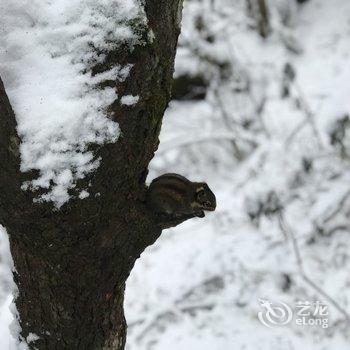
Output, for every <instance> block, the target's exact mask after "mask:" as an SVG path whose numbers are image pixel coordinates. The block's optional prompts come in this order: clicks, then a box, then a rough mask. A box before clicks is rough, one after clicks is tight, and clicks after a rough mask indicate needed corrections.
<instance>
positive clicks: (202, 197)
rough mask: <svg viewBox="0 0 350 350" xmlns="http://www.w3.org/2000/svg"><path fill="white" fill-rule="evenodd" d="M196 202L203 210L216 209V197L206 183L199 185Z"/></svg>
mask: <svg viewBox="0 0 350 350" xmlns="http://www.w3.org/2000/svg"><path fill="white" fill-rule="evenodd" d="M195 201H196V204H197V206H198V207H200V208H201V209H203V210H209V211H214V210H215V208H216V197H215V194H214V193H213V192H212V191H211V189H210V188H209V186H208V185H207V184H206V183H205V182H200V183H197V187H196V194H195Z"/></svg>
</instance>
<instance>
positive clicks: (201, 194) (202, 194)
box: [197, 190, 205, 201]
mask: <svg viewBox="0 0 350 350" xmlns="http://www.w3.org/2000/svg"><path fill="white" fill-rule="evenodd" d="M204 198H205V191H204V190H200V191H199V192H198V193H197V199H198V200H200V201H203V199H204Z"/></svg>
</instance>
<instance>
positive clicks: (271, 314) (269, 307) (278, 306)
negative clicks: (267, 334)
mask: <svg viewBox="0 0 350 350" xmlns="http://www.w3.org/2000/svg"><path fill="white" fill-rule="evenodd" d="M259 304H260V306H261V307H262V309H263V311H259V312H258V318H259V321H260V322H261V323H262V324H263V325H264V326H266V327H269V328H274V327H278V326H284V325H287V324H288V323H290V321H291V320H292V318H293V311H292V309H291V308H290V306H288V305H287V304H286V303H283V302H278V303H272V302H270V301H269V300H265V299H259Z"/></svg>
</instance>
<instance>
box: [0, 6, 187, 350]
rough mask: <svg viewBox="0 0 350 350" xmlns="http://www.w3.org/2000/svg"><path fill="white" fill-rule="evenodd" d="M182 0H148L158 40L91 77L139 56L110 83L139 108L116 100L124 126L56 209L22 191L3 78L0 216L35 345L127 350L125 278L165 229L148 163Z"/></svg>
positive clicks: (166, 93) (123, 52)
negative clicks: (81, 193)
mask: <svg viewBox="0 0 350 350" xmlns="http://www.w3.org/2000/svg"><path fill="white" fill-rule="evenodd" d="M181 8H182V0H146V1H145V10H146V13H147V17H148V21H149V26H150V28H151V29H152V30H153V32H154V35H155V39H154V41H153V42H152V43H150V44H148V45H146V46H139V47H136V48H135V49H134V50H133V51H132V52H129V51H128V49H127V48H119V49H116V50H115V51H112V52H109V53H107V55H106V61H105V62H104V64H103V65H99V66H96V67H95V68H94V70H93V73H94V74H97V73H99V72H103V71H105V70H107V69H110V68H111V67H112V66H115V65H117V64H125V63H133V64H134V66H133V69H132V71H131V76H130V77H129V79H128V80H127V81H126V82H124V83H118V82H108V84H109V85H110V86H112V87H113V88H116V89H117V90H118V92H121V93H123V94H134V95H139V96H140V101H139V102H138V103H137V105H136V106H133V108H130V107H127V106H121V105H120V104H119V103H118V102H115V103H113V104H112V105H111V106H110V110H109V112H110V115H111V118H113V119H114V120H116V121H117V122H118V123H119V125H120V128H121V131H122V136H121V137H120V139H119V140H118V142H117V143H115V144H106V145H104V146H102V147H96V146H95V149H94V153H95V155H96V157H100V158H101V159H102V161H101V166H100V167H99V169H97V170H96V172H95V173H93V174H90V175H88V176H87V177H86V178H85V179H83V180H80V181H79V182H78V184H77V186H78V188H84V187H87V184H90V183H91V186H90V187H89V188H90V196H89V197H88V198H86V199H84V200H83V201H82V200H78V199H72V200H71V201H70V202H69V203H67V204H65V205H64V206H63V207H62V208H61V209H60V210H53V206H52V204H50V203H34V202H33V199H34V197H35V196H36V194H35V193H30V192H24V191H22V190H21V189H20V186H21V183H22V182H23V181H24V180H28V179H30V178H33V177H34V176H35V175H36V174H35V172H32V173H27V174H22V173H21V172H20V170H19V166H20V157H19V151H18V150H19V149H18V147H19V143H20V142H19V138H18V135H17V132H16V121H15V116H14V113H13V110H12V108H11V105H10V102H9V100H8V98H7V96H6V92H5V89H4V86H3V83H2V82H1V80H0V223H1V224H3V225H4V226H5V227H6V229H7V231H8V234H9V238H10V244H11V252H12V256H13V259H14V263H15V267H16V272H15V274H14V279H15V282H16V284H17V286H18V288H19V296H18V298H17V300H16V305H17V309H18V311H19V314H20V319H21V320H20V324H21V327H22V337H23V338H26V337H27V336H28V334H29V333H34V334H36V335H38V336H39V337H40V338H39V340H37V341H36V342H35V343H34V344H30V345H29V346H30V348H34V347H35V348H37V349H48V350H51V349H60V350H62V349H70V350H71V349H77V350H80V349H88V350H90V349H96V350H97V349H104V350H109V349H114V350H119V349H123V348H124V345H125V340H126V322H125V317H124V311H123V298H124V290H125V281H126V279H127V277H128V276H129V274H130V271H131V269H132V267H133V265H134V263H135V261H136V259H137V258H138V257H139V256H140V254H141V253H142V252H143V251H144V249H145V248H146V247H147V246H148V245H151V244H153V243H154V242H155V241H156V239H157V238H158V237H159V235H160V234H161V228H160V227H159V226H158V225H157V223H156V222H155V219H154V218H153V216H152V213H150V212H149V211H148V209H147V208H146V207H145V204H144V196H145V190H146V186H145V178H146V175H147V168H148V164H149V162H150V160H151V159H152V157H153V155H154V152H155V151H156V149H157V147H158V144H159V141H158V136H159V132H160V127H161V122H162V117H163V113H164V111H165V108H166V107H167V104H168V102H169V100H170V88H171V81H172V74H173V67H174V57H175V52H176V45H177V38H178V35H179V31H180V28H179V20H180V13H181V12H180V11H179V9H181Z"/></svg>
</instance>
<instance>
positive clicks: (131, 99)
mask: <svg viewBox="0 0 350 350" xmlns="http://www.w3.org/2000/svg"><path fill="white" fill-rule="evenodd" d="M139 99H140V96H133V95H125V96H122V97H121V99H120V103H121V104H122V105H125V106H133V105H135V104H136V103H137V102H139Z"/></svg>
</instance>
